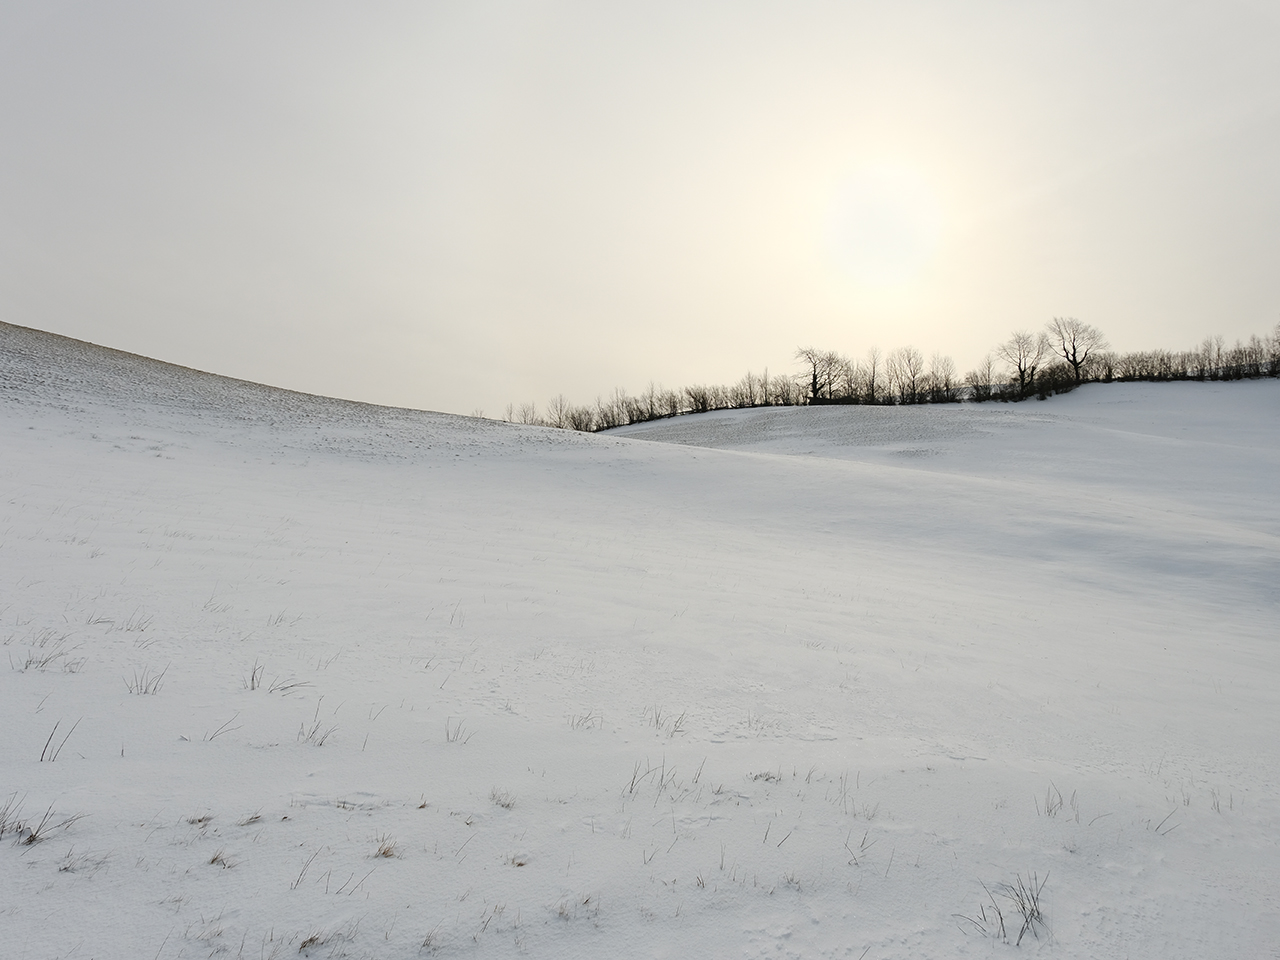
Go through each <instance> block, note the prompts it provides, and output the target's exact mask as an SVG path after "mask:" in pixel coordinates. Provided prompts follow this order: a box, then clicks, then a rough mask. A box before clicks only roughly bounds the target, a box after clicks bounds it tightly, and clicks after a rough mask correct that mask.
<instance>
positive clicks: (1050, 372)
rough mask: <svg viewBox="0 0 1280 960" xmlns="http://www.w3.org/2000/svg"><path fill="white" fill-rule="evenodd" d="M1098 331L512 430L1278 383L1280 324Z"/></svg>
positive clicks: (661, 394)
mask: <svg viewBox="0 0 1280 960" xmlns="http://www.w3.org/2000/svg"><path fill="white" fill-rule="evenodd" d="M1109 346H1110V345H1109V344H1108V343H1107V339H1106V337H1105V336H1104V335H1103V333H1102V331H1101V330H1099V329H1098V328H1097V327H1093V326H1090V325H1089V324H1087V323H1082V322H1081V321H1079V320H1077V319H1075V318H1074V317H1055V318H1054V319H1053V320H1051V321H1050V322H1049V323H1048V324H1047V325H1046V326H1045V329H1044V330H1041V331H1039V332H1030V331H1026V330H1019V331H1015V332H1014V333H1013V334H1012V335H1011V336H1010V337H1009V339H1008V340H1006V341H1004V342H1003V343H1001V344H999V345H998V346H997V347H996V348H995V349H994V350H992V351H991V352H990V353H988V354H987V355H986V357H984V358H983V360H982V362H981V363H980V364H978V366H977V368H976V369H974V370H970V371H969V372H968V373H966V374H965V375H964V376H963V377H960V376H958V375H957V373H956V367H955V364H954V363H953V362H952V360H951V358H950V357H948V356H944V355H942V354H938V353H935V354H933V355H932V356H931V357H930V358H929V360H928V361H926V360H925V357H924V354H922V353H921V352H920V351H919V350H917V349H916V348H915V347H899V348H898V349H896V350H893V351H890V352H889V353H882V352H881V351H880V350H879V349H878V348H876V347H872V348H871V349H870V350H868V351H867V352H866V354H865V355H864V356H863V357H862V358H861V359H850V358H849V357H846V356H844V355H843V354H841V353H838V352H836V351H831V350H818V349H816V348H814V347H802V348H800V349H799V350H797V351H796V354H795V360H796V361H797V362H798V363H799V364H800V365H801V368H802V370H801V372H800V373H799V374H774V375H772V376H771V375H770V374H769V371H768V368H766V369H765V371H764V373H761V374H756V373H753V372H748V373H747V374H746V375H744V376H743V377H742V379H741V380H739V381H738V382H737V383H734V384H730V385H703V384H696V385H693V386H688V387H682V388H680V389H678V390H669V389H665V388H662V387H655V386H654V385H653V384H652V383H650V384H649V388H648V390H646V391H645V392H643V393H641V394H639V395H636V396H632V395H630V394H628V393H627V392H626V391H625V390H622V389H616V390H614V392H613V394H612V396H610V397H607V398H597V399H596V402H595V404H593V405H587V406H578V405H575V404H572V403H570V402H569V401H568V400H567V399H565V397H564V396H563V395H559V396H556V397H554V398H553V399H552V400H551V402H550V403H548V404H547V409H546V412H545V413H540V412H539V411H538V408H537V406H536V405H535V404H532V403H525V404H521V405H520V406H519V407H515V406H513V405H511V404H508V405H507V410H506V420H507V421H509V422H512V423H524V424H535V425H538V426H546V427H559V428H563V429H567V430H583V431H596V430H608V429H610V428H612V427H620V426H625V425H627V424H632V423H644V422H646V421H649V420H661V419H664V418H667V417H676V416H680V415H681V414H686V413H707V412H709V411H711V410H732V409H739V408H744V407H792V406H802V405H821V404H882V405H895V404H918V403H956V402H959V401H961V400H967V401H973V402H979V403H981V402H986V401H996V400H999V401H1017V400H1025V399H1027V398H1029V397H1033V396H1034V397H1038V398H1039V399H1041V400H1043V399H1045V398H1047V397H1049V396H1052V395H1053V394H1055V393H1065V392H1066V391H1068V390H1072V389H1074V388H1076V387H1078V386H1079V385H1080V384H1082V383H1096V382H1101V383H1110V382H1113V381H1132V380H1240V379H1246V378H1255V377H1268V376H1269V377H1277V376H1280V323H1277V324H1276V327H1275V329H1274V330H1273V331H1272V332H1271V333H1270V334H1268V335H1267V336H1265V337H1259V336H1257V335H1254V336H1251V337H1250V338H1249V340H1248V342H1243V341H1239V340H1237V341H1236V343H1235V345H1234V346H1227V345H1226V343H1225V342H1224V340H1223V338H1222V337H1220V336H1219V337H1206V338H1205V340H1204V341H1203V342H1202V343H1201V344H1200V345H1199V346H1197V347H1195V348H1193V349H1191V350H1182V351H1170V350H1143V351H1137V352H1133V353H1113V352H1111V351H1110V350H1109V349H1108V348H1109Z"/></svg>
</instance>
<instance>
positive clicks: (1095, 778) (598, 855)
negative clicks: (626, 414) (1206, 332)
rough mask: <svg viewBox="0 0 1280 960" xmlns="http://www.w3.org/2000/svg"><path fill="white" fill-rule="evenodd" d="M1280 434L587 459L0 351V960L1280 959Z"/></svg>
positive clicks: (1126, 428) (663, 430)
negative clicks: (500, 959) (224, 959)
mask: <svg viewBox="0 0 1280 960" xmlns="http://www.w3.org/2000/svg"><path fill="white" fill-rule="evenodd" d="M1278 409H1280V383H1276V382H1254V383H1239V384H1225V385H1205V384H1177V385H1109V386H1095V387H1088V388H1084V389H1082V390H1080V391H1077V392H1076V393H1073V394H1070V395H1068V396H1065V397H1059V398H1055V399H1053V400H1050V401H1047V402H1044V403H1034V402H1031V403H1024V404H1019V405H1013V406H984V407H974V406H970V405H961V406H955V407H927V408H917V409H867V408H857V407H851V408H825V409H816V408H815V409H808V408H805V409H796V410H785V411H777V410H764V411H740V412H733V413H726V414H710V415H704V416H701V417H687V418H681V419H679V420H676V421H669V422H664V423H659V424H650V425H646V426H644V427H637V428H631V429H630V430H629V431H619V432H617V433H615V434H611V435H607V436H585V435H580V434H571V433H565V432H559V431H551V430H544V429H539V428H527V427H517V426H511V425H506V424H497V423H493V422H490V421H483V420H474V419H469V418H461V417H452V416H447V415H442V414H432V413H422V412H417V411H406V410H394V409H388V408H381V407H373V406H367V405H362V404H356V403H349V402H344V401H336V400H327V399H324V398H318V397H309V396H304V395H300V394H294V393H289V392H287V391H280V390H274V389H271V388H267V387H261V386H257V385H253V384H246V383H243V382H239V381H233V380H226V379H223V378H219V377H215V376H212V375H209V374H202V373H198V372H196V371H190V370H185V369H183V368H177V367H172V366H169V365H165V364H161V363H157V362H155V361H151V360H146V359H143V358H139V357H133V356H131V355H128V354H120V353H117V352H114V351H108V350H105V349H102V348H98V347H93V346H89V345H86V344H82V343H78V342H76V341H69V340H66V339H63V338H60V337H55V336H52V335H49V334H43V333H39V332H36V331H31V330H27V329H24V328H20V327H13V326H8V325H0V642H2V643H3V644H4V655H5V659H3V660H0V724H2V729H3V730H4V731H5V736H4V737H2V738H0V811H2V812H0V821H3V823H4V826H3V831H4V836H3V839H2V840H0V943H3V944H4V949H3V954H4V955H5V956H6V957H15V958H46V957H99V958H134V957H140V956H145V957H160V958H176V957H183V956H185V957H197V956H201V957H203V956H217V955H226V956H244V957H255V958H257V957H271V956H275V957H286V956H295V955H298V954H299V953H301V954H302V955H303V956H313V957H328V956H335V957H336V956H352V957H379V958H394V957H417V956H420V955H423V956H426V955H438V956H458V955H465V956H486V957H487V956H534V957H548V958H550V957H555V958H562V957H602V956H643V957H649V956H669V957H687V956H733V957H739V956H761V957H765V956H768V957H777V956H796V957H818V956H831V957H852V958H855V960H856V958H859V957H866V958H868V960H871V958H880V957H884V958H888V957H901V958H907V957H911V958H916V957H955V956H990V955H993V954H997V955H998V954H1004V953H1008V952H1010V951H1015V952H1016V953H1018V954H1021V955H1028V956H1040V955H1043V956H1069V957H1133V958H1138V957H1152V958H1156V957H1159V958H1166V957H1181V956H1186V957H1207V956H1212V957H1244V956H1259V957H1266V956H1280V954H1276V953H1275V944H1276V943H1280V894H1278V893H1277V891H1278V890H1280V801H1278V798H1277V796H1276V789H1277V788H1276V784H1277V783H1278V782H1280V757H1278V756H1277V752H1276V748H1275V744H1276V743H1277V742H1280V648H1278V647H1277V641H1276V639H1275V636H1276V623H1277V620H1278V617H1277V614H1278V613H1280V586H1278V585H1280V480H1278V479H1277V478H1278V477H1280V427H1277V422H1278V419H1280V418H1277V416H1276V413H1277V410H1278ZM621 433H630V435H631V437H630V438H629V437H626V436H620V435H619V434H621ZM633 438H643V439H660V440H666V441H672V442H667V443H652V442H642V441H641V439H633ZM46 815H47V816H46ZM42 820H45V822H44V824H43V827H42V826H41V821H42ZM33 830H34V831H35V834H34V836H33V835H32V831H33ZM30 840H34V841H35V842H25V841H30ZM1033 878H1034V879H1033ZM1020 883H1021V884H1023V885H1025V884H1031V883H1035V884H1037V885H1039V884H1043V887H1042V891H1041V894H1040V903H1041V906H1042V908H1043V923H1040V922H1036V923H1033V924H1031V925H1030V927H1029V928H1028V932H1026V933H1025V935H1024V936H1023V937H1022V943H1021V945H1020V946H1019V947H1016V948H1015V947H1014V946H1013V942H1014V941H1016V940H1017V939H1018V935H1019V933H1020V931H1021V929H1022V927H1023V925H1024V921H1023V918H1022V916H1021V914H1020V912H1019V910H1018V907H1017V905H1016V903H1015V902H1014V900H1012V899H1011V898H1010V897H1009V896H1007V895H1006V894H1008V893H1009V889H1008V887H1007V886H1005V885H1009V886H1012V887H1013V888H1015V889H1016V888H1017V887H1018V886H1019V884H1020ZM997 907H998V908H999V910H1000V911H1001V912H1002V914H1003V921H1004V932H1005V934H1006V938H1005V939H1007V940H1008V944H1006V943H1004V942H1003V941H1002V939H1001V938H1000V936H999V934H1000V929H999V928H1000V921H999V918H998V917H997V914H996V909H995V908H997Z"/></svg>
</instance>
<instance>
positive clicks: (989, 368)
mask: <svg viewBox="0 0 1280 960" xmlns="http://www.w3.org/2000/svg"><path fill="white" fill-rule="evenodd" d="M964 382H965V384H966V385H967V386H968V387H969V396H970V398H972V399H974V400H977V401H979V402H981V401H983V400H990V399H991V397H992V396H993V395H994V394H995V383H996V362H995V360H993V359H992V357H991V354H989V353H988V354H987V355H986V356H985V357H983V358H982V362H981V363H980V364H978V367H977V369H976V370H970V371H969V372H968V373H966V374H965V375H964Z"/></svg>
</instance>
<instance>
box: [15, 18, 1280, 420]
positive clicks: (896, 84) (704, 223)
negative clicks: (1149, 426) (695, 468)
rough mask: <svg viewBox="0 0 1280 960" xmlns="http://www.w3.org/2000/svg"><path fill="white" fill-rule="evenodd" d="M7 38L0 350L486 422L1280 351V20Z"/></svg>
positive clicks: (283, 28)
mask: <svg viewBox="0 0 1280 960" xmlns="http://www.w3.org/2000/svg"><path fill="white" fill-rule="evenodd" d="M19 6H20V5H8V6H7V7H5V9H4V10H3V11H0V124H2V125H3V129H4V130H5V131H6V135H5V139H4V144H3V149H0V319H3V320H6V321H9V322H12V323H19V324H25V325H29V326H35V327H41V328H44V329H49V330H53V331H56V332H60V333H66V334H69V335H71V336H77V337H82V338H85V339H89V340H93V341H95V342H99V343H104V344H107V345H111V346H117V347H120V348H123V349H128V350H133V351H137V352H140V353H145V354H148V355H151V356H156V357H160V358H162V359H167V360H172V361H175V362H179V363H184V364H189V365H192V366H197V367H202V368H204V369H209V370H213V371H216V372H220V373H226V374H230V375H235V376H241V377H246V378H249V379H255V380H261V381H265V382H269V383H274V384H279V385H282V386H288V387H293V388H296V389H303V390H309V391H314V392H319V393H329V394H336V395H340V396H347V397H352V398H356V399H364V400H372V401H378V402H385V403H395V404H403V405H411V406H420V407H427V408H433V409H443V410H450V411H454V412H462V413H469V412H471V411H473V410H477V409H483V410H484V411H485V412H486V413H488V414H489V415H497V414H500V412H501V411H502V409H503V407H504V406H505V405H506V403H508V402H515V403H520V402H524V401H536V402H538V403H539V404H543V403H545V402H546V400H547V399H548V398H549V397H550V396H552V395H554V394H557V393H564V394H565V395H566V396H568V397H569V398H570V399H571V400H573V401H575V402H579V403H585V402H590V401H592V400H594V399H595V397H596V396H597V395H602V394H608V393H610V392H611V391H612V390H613V388H614V387H624V388H626V389H628V390H630V391H633V392H634V391H638V390H641V389H643V388H644V387H646V386H647V384H648V383H649V382H650V381H651V380H652V381H655V382H658V383H662V384H665V385H667V386H680V385H683V384H686V383H692V382H729V381H733V380H736V379H738V378H739V377H740V376H741V375H742V374H743V373H744V372H745V371H746V370H747V369H752V370H756V371H759V370H760V369H761V368H763V367H765V366H768V367H770V368H771V370H772V371H773V372H780V371H783V370H788V369H790V367H791V358H792V355H793V353H794V351H795V349H796V347H797V346H800V345H810V344H812V345H815V346H819V347H823V348H827V349H835V350H839V351H842V352H845V353H848V354H851V355H861V354H863V353H864V352H865V351H866V349H867V348H868V347H870V346H872V345H876V346H879V347H880V348H881V349H883V350H890V349H893V348H894V347H897V346H904V345H914V346H916V347H918V348H919V349H920V350H921V351H923V352H924V353H926V354H930V353H933V352H935V351H939V352H942V353H946V354H950V355H951V356H952V357H953V358H954V359H955V361H956V363H957V365H958V366H959V367H960V369H961V371H963V370H965V369H968V368H970V367H972V366H974V365H976V364H977V363H978V361H979V360H980V359H981V357H982V355H983V354H984V353H986V351H987V350H988V349H990V348H991V347H992V346H993V345H994V344H995V343H997V342H998V341H1000V340H1001V339H1003V338H1005V337H1006V336H1007V335H1008V334H1009V332H1010V331H1011V330H1013V329H1015V328H1034V327H1039V326H1041V325H1042V324H1043V323H1044V322H1046V321H1047V320H1049V319H1050V318H1051V317H1053V316H1055V315H1072V316H1077V317H1079V318H1081V319H1082V320H1085V321H1086V322H1089V323H1091V324H1094V325H1096V326H1099V327H1101V328H1102V329H1103V330H1104V331H1105V332H1106V333H1107V335H1108V336H1109V337H1110V339H1111V341H1112V343H1113V344H1114V345H1115V346H1116V347H1117V348H1119V349H1138V348H1142V347H1147V346H1166V347H1170V348H1181V347H1185V346H1190V345H1191V344H1193V343H1195V342H1197V341H1199V340H1200V339H1201V338H1202V337H1204V336H1206V335H1208V334H1222V335H1224V336H1226V337H1227V338H1228V339H1229V340H1230V339H1234V338H1236V337H1242V336H1248V335H1249V334H1250V333H1254V332H1258V333H1261V332H1263V331H1265V330H1268V329H1270V328H1271V327H1273V326H1274V324H1275V323H1276V320H1277V319H1280V279H1278V277H1280V271H1277V270H1276V269H1275V268H1274V261H1275V259H1276V251H1277V250H1280V57H1277V56H1276V54H1275V51H1276V50H1277V49H1280V17H1278V16H1277V13H1278V11H1280V3H1264V2H1252V3H1243V2H1238V3H1230V2H1229V3H1207V2H1164V3H1155V2H1142V3H1136V2H1118V3H1117V2H1107V3H1103V2H1073V3H1070V4H1068V3H1061V4H1055V3H1035V4H1031V3H1013V2H994V0H975V2H972V3H965V4H954V3H943V2H929V3H923V2H922V3H911V2H896V3H888V2H884V3H871V2H849V3H831V2H790V3H740V2H737V3H728V2H725V3H687V2H686V3H674V2H671V3H663V2H650V3H644V4H639V3H637V4H598V3H585V2H575V3H570V2H558V3H546V2H541V3H540V2H524V3H465V4H464V3H425V4H408V3H405V4H372V5H360V6H358V7H357V6H355V5H349V4H336V3H335V4H331V3H315V2H309V3H301V2H298V3H279V4H265V5H264V4H257V3H253V4H250V3H222V4H216V5H215V4H204V5H202V4H183V5H175V4H169V3H121V4H111V5H109V6H108V5H102V4H93V3H88V2H66V3H49V4H38V5H37V4H30V5H26V8H25V9H19V8H18V7H19Z"/></svg>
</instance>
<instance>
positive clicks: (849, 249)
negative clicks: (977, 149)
mask: <svg viewBox="0 0 1280 960" xmlns="http://www.w3.org/2000/svg"><path fill="white" fill-rule="evenodd" d="M940 228H941V212H940V210H939V205H938V201H937V198H936V197H935V196H934V194H933V191H932V189H930V187H929V184H928V183H927V182H926V181H925V180H924V178H923V177H921V176H920V175H919V174H917V173H916V172H915V171H913V170H911V169H909V168H907V167H903V166H897V165H882V166H868V167H863V168H861V169H859V170H857V171H856V172H855V173H854V174H853V175H852V176H850V177H849V178H848V179H847V180H846V181H845V182H844V184H843V185H842V189H841V190H840V191H839V192H838V193H837V195H836V197H835V199H834V201H833V202H832V205H831V208H830V222H829V224H828V247H829V252H830V255H831V257H832V259H833V260H834V262H835V264H836V266H837V267H838V268H839V269H840V270H841V272H843V273H844V274H845V275H846V276H848V277H849V278H850V279H852V280H853V281H854V282H855V283H857V284H858V285H859V286H861V287H868V288H872V289H881V290H885V289H888V288H893V287H900V286H903V285H906V284H909V283H911V282H912V281H913V280H915V279H917V278H918V277H919V275H920V274H921V272H922V271H923V270H924V268H925V267H926V266H927V265H928V263H929V261H930V259H931V258H932V256H933V253H934V250H935V248H936V247H937V245H938V235H939V232H940Z"/></svg>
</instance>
